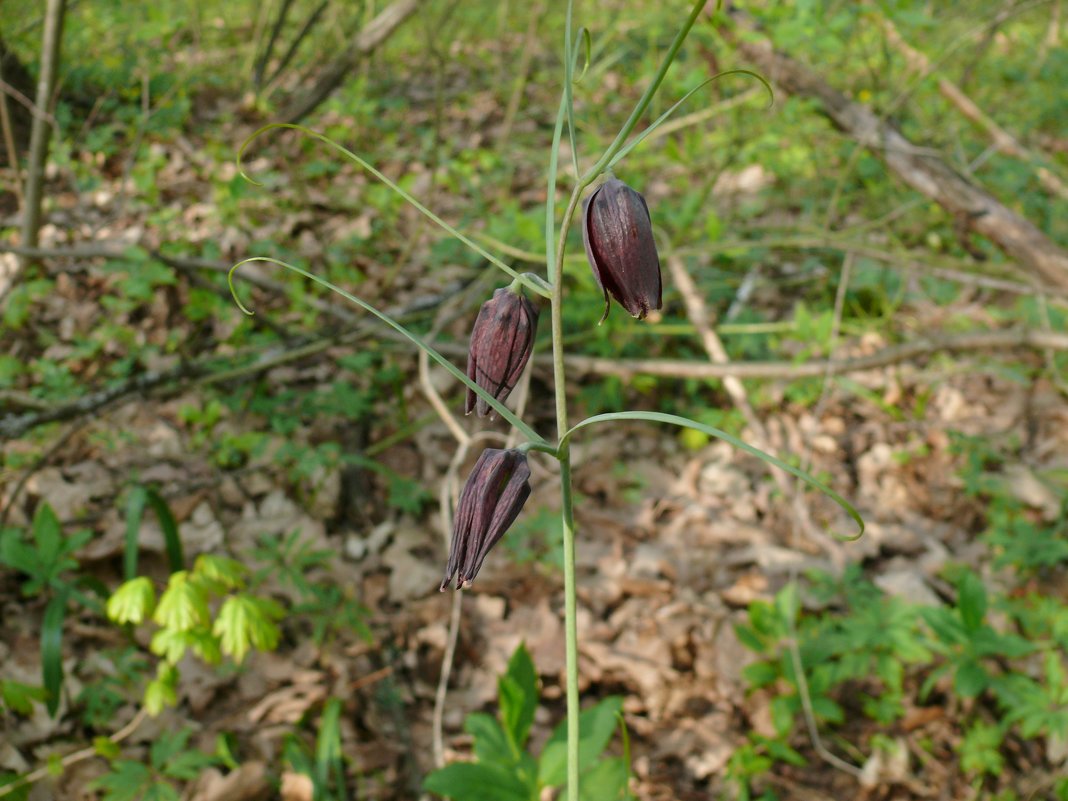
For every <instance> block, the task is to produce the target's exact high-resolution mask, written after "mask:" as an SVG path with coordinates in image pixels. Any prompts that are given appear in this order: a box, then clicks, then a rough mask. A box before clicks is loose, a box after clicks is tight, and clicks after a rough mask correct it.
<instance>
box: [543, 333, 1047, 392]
mask: <svg viewBox="0 0 1068 801" xmlns="http://www.w3.org/2000/svg"><path fill="white" fill-rule="evenodd" d="M1013 348H1032V349H1036V350H1042V349H1047V348H1048V349H1050V350H1057V351H1061V350H1068V334H1062V333H1059V332H1055V331H1040V330H1035V329H1031V328H1008V329H1005V330H1000V331H973V332H969V333H966V334H954V335H951V336H942V337H920V338H918V339H914V340H912V341H911V342H905V343H902V344H900V345H890V346H888V347H885V348H882V349H881V350H878V351H876V352H875V353H870V354H868V355H866V356H855V357H852V358H848V359H826V360H825V359H819V360H814V361H810V362H805V363H803V364H793V363H792V362H772V361H768V362H734V363H732V364H729V365H722V364H707V363H705V362H696V361H682V360H667V359H664V360H653V359H649V360H641V359H603V358H599V357H593V356H578V355H571V356H568V357H567V366H568V367H569V368H571V369H574V370H576V371H578V372H586V373H595V374H597V375H614V376H619V377H620V378H631V377H633V376H635V375H656V376H664V377H669V378H698V379H701V378H713V379H722V378H725V377H726V376H729V375H733V376H735V377H737V378H779V379H785V380H794V379H798V378H819V377H820V376H824V375H832V376H835V375H843V374H845V373H855V372H859V371H862V370H876V369H879V368H881V367H889V366H891V365H894V364H900V363H902V362H907V361H910V360H912V359H919V358H924V357H928V356H932V355H935V354H939V353H956V352H960V351H968V350H1008V349H1013ZM537 362H538V363H539V364H543V363H546V360H545V358H544V357H540V358H537Z"/></svg>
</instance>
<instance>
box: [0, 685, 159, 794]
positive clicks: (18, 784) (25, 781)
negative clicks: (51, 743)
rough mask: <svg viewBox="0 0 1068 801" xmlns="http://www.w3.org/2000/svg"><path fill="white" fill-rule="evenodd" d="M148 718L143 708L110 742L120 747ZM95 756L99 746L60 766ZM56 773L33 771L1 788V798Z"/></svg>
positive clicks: (72, 756) (45, 769) (71, 756)
mask: <svg viewBox="0 0 1068 801" xmlns="http://www.w3.org/2000/svg"><path fill="white" fill-rule="evenodd" d="M147 716H148V711H147V710H146V709H145V708H144V707H143V706H142V707H141V708H140V709H139V710H138V711H137V714H136V715H134V717H133V720H131V721H130V722H129V723H127V724H126V725H125V726H123V727H122V728H121V729H119V730H118V731H117V732H115V733H114V734H113V735H111V736H110V737H108V738H107V739H108V740H110V741H111V742H112V743H113V744H115V745H118V744H119V743H121V742H122V741H123V740H125V739H126V738H127V737H129V736H130V735H131V734H133V733H134V732H135V731H137V727H138V726H140V725H141V723H142V722H144V719H145V718H146V717H147ZM95 756H100V750H99V748H98V747H97V746H95V745H94V746H92V747H91V748H83V749H81V750H80V751H75V752H74V753H72V754H67V755H66V756H65V757H63V759H61V760H60V761H59V764H60V766H61V767H63V768H69V767H70V766H71V765H74V764H75V763H77V762H82V761H84V760H86V759H92V758H93V757H95ZM54 773H55V768H54V766H53V765H47V766H45V767H43V768H38V769H37V770H35V771H31V772H30V773H27V774H26V775H25V776H20V777H19V778H17V779H15V781H13V782H11V784H5V785H4V786H3V787H0V798H3V797H4V796H5V795H9V794H10V793H13V792H15V791H16V790H18V789H21V788H23V787H26V786H27V785H30V784H33V783H34V782H39V781H40V780H41V779H44V778H47V777H48V776H51V775H53V774H54Z"/></svg>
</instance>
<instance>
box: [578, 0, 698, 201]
mask: <svg viewBox="0 0 1068 801" xmlns="http://www.w3.org/2000/svg"><path fill="white" fill-rule="evenodd" d="M704 7H705V0H696V2H695V3H694V4H693V8H691V9H690V14H689V16H688V17H687V18H686V20H685V22H683V24H682V27H681V28H679V31H678V33H676V34H675V38H674V40H673V41H672V42H671V46H670V47H669V48H668V51H667V53H665V54H664V60H663V61H661V62H660V67H659V68H658V69H657V71H656V75H654V76H653V80H652V81H651V82H650V83H649V85H648V86H647V87H645V91H644V92H643V93H642V96H641V98H639V100H638V102H637V104H636V105H635V106H634V110H633V111H631V113H630V116H629V117H627V121H626V122H624V123H623V127H622V128H620V129H619V133H618V134H616V138H615V139H614V140H612V144H610V145H609V146H608V149H607V150H605V152H604V153H603V154H602V155H601V158H599V159H598V160H597V163H596V164H594V165H593V166H592V167H591V168H590V169H589V170H588V171H587V172H586V174H585V175H584V176H583V177H582V180H583V182H586V183H588V182H589V181H592V180H593V179H594V178H596V177H597V176H598V175H600V174H601V173H602V172H603V171H604V169H605V167H606V166H607V165H608V163H609V162H610V161H612V159H613V158H614V157H615V155H616V153H618V152H619V150H620V148H622V147H623V145H624V143H625V142H626V141H627V137H628V136H630V134H631V132H632V131H633V130H634V127H635V126H636V125H637V124H638V120H640V119H641V117H642V115H643V114H644V113H645V110H646V109H647V108H648V107H649V104H650V103H651V102H652V100H653V96H654V95H655V94H656V91H657V89H659V88H660V84H662V83H663V82H664V76H666V75H667V71H668V69H670V67H671V64H672V62H674V61H675V57H676V56H677V55H678V54H679V50H680V49H681V48H682V43H683V42H684V41H685V40H686V37H687V36H689V34H690V29H691V28H693V25H694V23H695V22H697V17H698V16H700V14H701V11H702V9H704Z"/></svg>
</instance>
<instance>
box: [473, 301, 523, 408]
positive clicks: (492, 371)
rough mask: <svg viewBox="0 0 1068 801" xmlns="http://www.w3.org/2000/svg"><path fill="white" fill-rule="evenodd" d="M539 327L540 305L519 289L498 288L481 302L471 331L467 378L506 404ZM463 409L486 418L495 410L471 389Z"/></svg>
mask: <svg viewBox="0 0 1068 801" xmlns="http://www.w3.org/2000/svg"><path fill="white" fill-rule="evenodd" d="M537 330H538V307H537V306H536V305H534V303H533V302H532V301H531V300H529V299H528V298H526V297H525V296H524V295H522V294H521V292H520V291H519V290H518V289H517V290H512V289H511V288H510V287H503V288H501V289H498V290H497V291H496V292H494V293H493V297H492V298H490V299H489V300H487V301H486V302H485V303H483V304H482V308H481V309H480V310H479V312H478V317H477V318H476V319H475V327H474V328H473V329H472V330H471V344H470V346H469V348H468V352H467V377H468V378H470V379H471V380H472V381H474V382H475V383H476V384H478V385H479V386H480V387H482V388H483V389H485V390H486V391H487V392H489V393H490V394H491V395H492V396H493V397H494V398H496V399H497V400H499V401H501V402H502V403H503V402H504V400H505V398H507V397H508V393H510V392H511V391H512V388H513V387H515V384H516V382H517V381H518V380H519V376H520V374H521V373H522V372H523V368H524V367H526V365H527V361H528V360H529V359H530V353H531V351H532V350H533V349H534V334H535V333H536V332H537ZM464 411H465V412H466V413H467V414H471V412H472V411H477V412H478V416H479V417H485V416H486V415H487V414H491V413H492V412H493V409H492V407H490V405H489V404H488V403H486V401H485V399H484V398H481V397H479V396H478V395H477V394H475V391H474V390H472V389H468V390H467V401H466V403H465V404H464Z"/></svg>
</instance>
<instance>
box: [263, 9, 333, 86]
mask: <svg viewBox="0 0 1068 801" xmlns="http://www.w3.org/2000/svg"><path fill="white" fill-rule="evenodd" d="M328 5H330V0H323V2H321V3H320V4H319V5H318V7H316V9H315V10H314V11H313V12H312V13H311V16H309V17H308V19H307V20H306V21H305V22H304V25H303V26H302V27H301V29H300V30H299V31H298V32H297V35H296V37H295V38H294V39H293V42H292V43H291V44H290V45H289V49H288V50H286V53H285V55H284V56H282V60H281V61H279V62H278V66H277V67H275V68H274V71H273V72H272V73H271V75H270V77H269V78H267V81H266V82H265V87H266V90H267V91H270V90H271V88H272V87H273V86H274V84H275V82H276V81H277V80H278V79H279V78H280V77H281V76H282V74H283V73H284V72H285V69H286V67H288V66H289V62H290V61H292V60H293V56H295V55H296V54H297V50H298V49H299V48H300V44H301V42H303V41H304V39H305V38H307V36H308V34H309V33H311V31H312V28H314V27H315V26H316V24H317V23H318V22H319V19H320V18H321V17H322V16H323V12H324V11H326V7H327V6H328Z"/></svg>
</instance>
